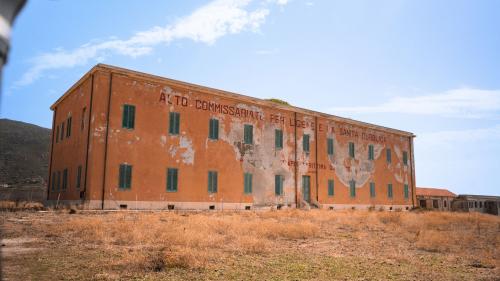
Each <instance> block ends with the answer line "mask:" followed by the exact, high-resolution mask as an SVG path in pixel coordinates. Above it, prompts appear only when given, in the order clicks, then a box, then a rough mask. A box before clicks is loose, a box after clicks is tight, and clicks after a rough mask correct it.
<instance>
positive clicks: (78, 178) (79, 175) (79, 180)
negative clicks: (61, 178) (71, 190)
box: [76, 166, 82, 188]
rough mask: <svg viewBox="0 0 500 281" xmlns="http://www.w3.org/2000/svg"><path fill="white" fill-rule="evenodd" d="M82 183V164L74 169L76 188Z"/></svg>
mask: <svg viewBox="0 0 500 281" xmlns="http://www.w3.org/2000/svg"><path fill="white" fill-rule="evenodd" d="M81 184H82V166H78V168H77V169H76V188H80V186H81Z"/></svg>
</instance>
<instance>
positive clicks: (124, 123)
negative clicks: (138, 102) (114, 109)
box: [122, 105, 128, 128]
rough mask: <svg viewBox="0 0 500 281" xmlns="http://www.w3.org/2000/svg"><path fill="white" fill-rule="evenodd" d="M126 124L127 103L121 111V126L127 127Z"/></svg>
mask: <svg viewBox="0 0 500 281" xmlns="http://www.w3.org/2000/svg"><path fill="white" fill-rule="evenodd" d="M127 125H128V105H124V106H123V113H122V128H127Z"/></svg>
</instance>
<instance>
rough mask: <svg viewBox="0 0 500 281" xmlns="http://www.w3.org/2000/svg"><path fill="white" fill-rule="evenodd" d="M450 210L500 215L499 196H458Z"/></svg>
mask: <svg viewBox="0 0 500 281" xmlns="http://www.w3.org/2000/svg"><path fill="white" fill-rule="evenodd" d="M452 209H453V210H454V211H461V212H480V213H486V214H492V215H500V196H489V195H470V194H460V195H458V196H457V198H455V200H454V201H453V204H452Z"/></svg>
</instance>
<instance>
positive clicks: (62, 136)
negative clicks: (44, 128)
mask: <svg viewBox="0 0 500 281" xmlns="http://www.w3.org/2000/svg"><path fill="white" fill-rule="evenodd" d="M63 139H64V122H63V123H62V124H61V140H63Z"/></svg>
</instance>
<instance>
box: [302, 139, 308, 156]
mask: <svg viewBox="0 0 500 281" xmlns="http://www.w3.org/2000/svg"><path fill="white" fill-rule="evenodd" d="M302 149H303V150H304V152H306V153H307V152H309V135H304V137H303V138H302Z"/></svg>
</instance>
